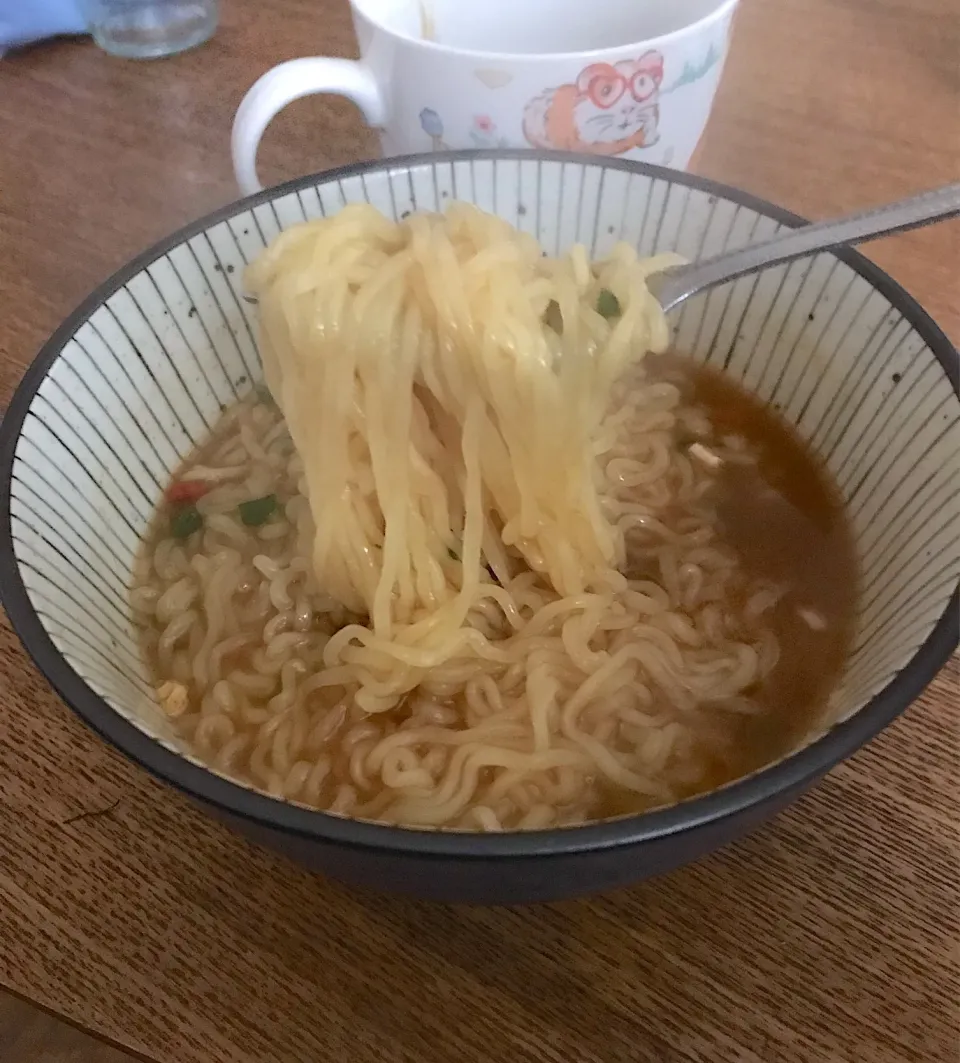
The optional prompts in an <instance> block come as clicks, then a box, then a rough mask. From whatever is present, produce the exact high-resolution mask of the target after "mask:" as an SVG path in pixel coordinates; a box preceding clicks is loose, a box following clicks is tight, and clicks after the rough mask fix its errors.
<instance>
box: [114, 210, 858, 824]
mask: <svg viewBox="0 0 960 1063" xmlns="http://www.w3.org/2000/svg"><path fill="white" fill-rule="evenodd" d="M351 210H352V208H348V209H347V210H345V211H343V212H341V214H340V215H337V217H336V218H335V219H329V220H325V221H324V222H322V223H310V225H308V226H303V227H299V230H310V231H309V232H308V233H306V234H304V233H303V232H302V231H297V232H296V233H295V235H294V236H293V237H291V239H290V240H289V241H288V242H287V243H286V244H284V239H285V238H281V240H280V241H278V243H277V245H275V246H274V247H273V248H271V249H270V250H269V251H268V252H267V253H266V256H267V257H266V260H265V262H261V263H257V264H256V265H255V266H254V268H253V271H252V276H251V278H249V279H248V282H249V283H250V285H251V288H252V289H253V290H254V292H255V294H256V296H257V298H258V300H259V311H260V315H261V335H260V345H261V354H262V355H263V358H264V367H265V371H266V377H267V381H268V383H269V385H270V386H269V390H268V389H267V388H266V387H261V388H258V389H257V390H255V391H254V392H252V393H251V394H249V395H247V396H246V397H244V398H243V399H242V400H240V401H238V402H237V403H236V404H235V405H234V406H232V407H231V408H229V409H227V410H225V411H224V413H223V415H222V417H221V419H220V421H219V423H218V424H217V426H216V427H215V430H214V431H213V433H212V435H211V437H210V438H209V439H208V440H207V441H205V442H204V443H203V444H202V445H201V446H200V447H199V448H198V449H197V450H196V452H195V453H193V454H192V455H191V456H190V458H189V459H188V460H187V461H186V462H185V464H184V465H183V466H182V468H181V469H180V470H179V471H178V473H177V474H176V476H175V477H174V479H173V482H172V483H171V484H170V485H169V487H168V489H167V491H166V494H165V496H164V500H163V502H162V503H161V505H160V507H159V509H158V512H157V514H156V517H155V519H154V521H153V523H152V525H151V527H150V530H149V533H148V535H147V536H146V541H145V543H144V547H143V550H142V552H141V555H140V557H139V559H138V561H137V565H136V571H135V573H134V587H133V591H132V604H133V609H134V613H135V616H136V617H137V619H138V621H139V622H140V623H141V625H142V645H143V652H144V654H145V656H146V659H147V661H148V662H149V666H150V669H151V672H152V675H153V677H154V681H155V684H156V689H157V698H158V701H159V703H160V706H161V708H162V710H163V712H164V713H165V715H166V716H167V717H168V718H169V720H170V722H171V726H172V727H173V728H174V730H175V732H176V733H177V735H178V736H179V738H180V739H181V741H182V743H183V747H184V748H185V750H186V751H187V752H189V753H190V754H191V755H193V756H194V757H196V758H198V759H199V760H201V761H202V762H203V763H205V764H207V765H208V766H209V767H210V768H212V769H213V770H214V771H217V772H220V773H222V774H224V775H226V776H229V777H232V778H234V779H236V780H238V781H240V782H242V783H244V784H246V785H249V786H253V787H256V788H258V789H261V790H263V791H265V792H267V793H270V794H272V795H275V796H277V797H280V798H284V799H286V800H289V801H294V802H297V803H300V804H304V805H307V806H311V807H315V808H320V809H324V810H327V811H330V812H334V813H338V814H342V815H347V816H355V817H359V818H365V819H372V820H379V821H383V822H388V823H398V824H403V825H406V826H415V827H428V828H454V829H461V830H511V829H537V828H545V827H552V826H565V825H575V824H579V823H583V822H586V821H589V820H592V819H599V818H605V817H609V816H615V815H620V814H627V813H636V812H641V811H645V810H647V809H650V808H654V807H659V806H663V805H666V804H670V803H673V802H676V801H679V800H683V799H684V798H687V797H690V796H692V795H695V794H697V793H701V792H703V791H706V790H709V789H712V788H715V787H717V786H720V785H722V784H723V783H725V782H728V781H730V780H732V779H734V778H737V777H738V776H741V775H743V774H745V773H747V772H750V771H752V770H755V769H757V768H759V767H761V766H762V765H764V764H766V763H768V762H770V761H772V760H774V759H775V758H777V757H779V756H781V755H783V754H785V753H786V752H788V751H789V750H790V749H791V748H792V747H794V746H795V745H796V744H797V743H798V742H801V741H802V740H803V737H804V735H805V734H807V733H809V731H810V729H811V728H812V727H814V726H815V725H816V724H817V723H818V722H819V721H820V719H821V718H822V717H823V715H824V713H825V711H826V708H827V702H828V698H829V695H830V693H831V690H832V689H833V687H834V686H835V685H836V683H837V681H838V678H839V675H840V673H841V670H842V667H843V663H844V659H845V655H846V653H847V650H848V647H849V645H850V641H851V635H852V627H853V615H854V604H855V597H856V586H857V578H856V572H857V569H856V562H855V558H854V550H853V543H852V537H851V535H850V531H849V529H848V527H847V525H846V522H845V519H844V513H843V509H842V506H841V503H840V500H839V496H838V492H837V490H836V488H835V487H834V485H833V484H832V483H831V482H830V480H829V478H828V476H827V474H826V472H825V470H824V469H823V468H822V467H821V466H820V465H819V464H818V463H817V461H816V460H815V459H814V457H813V456H812V455H811V454H810V452H809V451H808V450H807V448H806V447H805V445H804V444H803V443H802V442H801V441H800V440H799V439H798V438H797V436H796V435H795V434H794V433H793V431H792V429H790V428H788V427H787V426H786V425H785V424H784V423H783V422H782V421H781V419H780V418H779V416H778V415H777V414H776V412H775V411H772V410H770V409H768V408H767V407H765V406H764V405H763V404H761V403H760V402H759V401H758V400H757V399H755V398H754V397H753V396H751V395H750V394H748V393H746V392H745V391H743V390H741V389H740V388H739V387H737V386H736V385H734V384H732V383H730V382H729V381H728V380H726V379H725V378H724V377H722V376H721V375H720V374H718V373H715V372H713V371H711V370H708V369H704V368H702V367H699V366H697V365H695V364H694V363H693V362H692V361H690V360H687V359H684V358H682V357H678V356H676V355H667V354H660V355H648V354H647V352H648V351H650V350H653V351H658V350H659V351H663V349H664V347H665V346H666V329H665V328H664V327H662V324H663V323H662V321H661V320H660V318H659V317H658V316H657V315H658V314H659V307H657V306H656V305H655V304H654V303H653V301H652V299H651V300H650V301H649V302H646V301H643V300H642V295H643V294H644V291H645V289H644V284H643V277H644V276H645V272H646V273H648V272H650V268H651V267H650V266H649V264H646V263H643V262H642V261H638V260H637V259H636V256H635V255H634V254H633V253H632V252H630V251H629V249H627V250H620V249H618V250H617V251H616V252H614V253H613V254H612V256H611V258H610V259H608V260H605V261H604V262H603V263H589V262H588V261H587V260H586V258H585V256H584V255H583V252H582V249H580V250H579V251H578V250H576V249H575V251H574V252H571V255H570V256H568V257H567V258H565V259H558V260H547V259H545V258H543V256H542V255H541V252H540V250H539V248H537V247H536V245H535V244H534V243H533V242H532V241H530V239H529V238H522V237H521V236H520V234H518V233H515V232H514V231H513V230H512V229H510V228H509V227H508V226H506V225H505V224H504V223H502V222H499V221H498V220H496V219H492V218H489V217H488V216H486V215H482V214H481V213H480V212H479V211H475V210H471V211H469V212H467V211H466V210H465V211H464V212H463V213H462V214H457V213H456V212H455V211H454V212H453V213H452V214H451V213H448V214H447V216H446V217H444V218H439V219H438V218H436V217H434V218H418V217H416V216H415V217H414V219H411V220H410V221H409V222H404V223H401V224H398V225H394V223H388V222H386V220H385V219H382V218H380V216H379V215H378V216H376V217H375V218H374V217H372V216H371V214H372V212H369V213H367V214H357V215H356V216H354V217H350V216H349V215H350V211H351ZM344 215H348V217H347V219H346V223H345V222H344V220H343V219H344ZM292 232H293V231H292ZM286 235H287V236H290V234H289V233H288V234H286ZM296 241H300V243H299V244H298V243H297V242H296ZM304 245H306V248H307V250H308V251H309V254H308V255H306V256H305V257H304V258H302V259H299V260H298V259H296V256H295V255H294V252H297V251H298V250H302V249H303V246H304ZM531 245H532V246H531ZM270 256H273V257H272V258H271V257H270ZM338 256H339V257H338ZM365 256H366V257H365ZM578 256H579V257H578ZM318 262H319V263H320V266H322V265H323V263H324V262H326V264H327V267H328V268H326V269H323V268H320V267H318V265H317V263H318ZM652 268H655V267H652ZM458 270H459V271H460V273H459V274H457V271H458ZM405 271H406V272H405ZM487 271H489V272H487ZM644 271H645V272H644ZM504 274H506V276H505V277H504V276H503V275H504ZM453 275H457V279H456V281H451V277H452V276H453ZM331 276H336V277H341V278H345V279H344V280H343V284H342V286H341V288H340V289H338V290H335V291H331V285H332V281H331V280H330V278H331ZM314 278H316V279H314ZM637 292H640V293H641V294H640V295H639V296H638V295H637V294H636V293H637ZM368 296H369V299H370V301H369V302H368V301H366V299H367V297H368ZM374 296H375V298H374ZM457 300H459V302H458V301H457ZM637 300H640V303H639V305H638V303H637ZM351 306H353V311H354V312H352V313H351V312H350V310H351ZM385 306H386V307H387V308H388V309H387V310H381V309H376V310H374V309H371V308H381V307H385ZM528 309H529V313H528ZM458 314H459V315H461V318H460V320H458V321H455V322H454V324H455V325H456V328H451V329H450V330H449V331H445V329H446V328H447V325H448V323H449V319H450V318H451V317H455V316H456V315H458ZM298 315H300V316H299V317H298ZM463 315H465V317H464V316H463ZM661 317H662V315H661ZM318 322H319V323H320V324H321V325H322V326H324V327H322V328H321V327H318V326H317V323H318ZM465 336H466V339H465V338H464V337H465Z"/></svg>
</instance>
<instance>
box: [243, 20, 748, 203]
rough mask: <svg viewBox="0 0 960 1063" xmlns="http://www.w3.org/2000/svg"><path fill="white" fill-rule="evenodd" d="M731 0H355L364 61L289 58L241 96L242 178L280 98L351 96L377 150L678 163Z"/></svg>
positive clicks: (711, 75)
mask: <svg viewBox="0 0 960 1063" xmlns="http://www.w3.org/2000/svg"><path fill="white" fill-rule="evenodd" d="M736 3H737V0H351V7H352V10H353V22H354V28H355V29H356V33H357V39H358V41H359V43H360V54H361V56H362V58H361V59H360V60H359V62H355V61H353V60H348V59H330V58H321V57H315V58H307V59H293V60H291V61H290V62H287V63H281V64H280V65H279V66H276V67H274V68H273V69H272V70H269V71H268V72H267V73H266V74H264V75H263V77H261V78H260V80H259V81H257V82H256V84H254V85H253V87H252V88H251V89H250V91H249V92H248V93H247V95H246V96H245V97H244V100H243V102H242V103H241V104H240V107H239V109H238V110H237V114H236V118H235V119H234V124H233V142H232V147H233V166H234V171H235V173H236V177H237V182H238V184H239V185H240V189H241V190H242V191H243V192H244V193H245V194H249V193H252V192H256V191H258V190H259V188H260V182H259V181H258V179H257V169H256V157H257V147H258V145H259V143H260V137H261V136H262V135H263V131H264V129H266V127H267V125H268V124H269V122H270V121H271V119H272V118H273V117H274V115H276V114H277V112H278V111H280V110H282V109H283V108H284V107H285V106H286V105H287V104H288V103H291V102H292V101H293V100H296V99H299V98H300V97H301V96H308V95H311V94H313V93H333V94H335V95H339V96H346V97H347V98H348V99H350V100H352V101H353V102H354V103H355V104H356V105H357V106H358V107H359V108H360V110H361V112H362V113H363V116H364V118H365V119H366V121H367V122H368V123H369V124H370V125H371V126H373V127H374V128H375V129H377V130H379V132H380V138H381V146H382V150H383V153H384V155H386V156H390V155H402V154H408V153H415V152H423V151H430V150H434V151H444V150H448V149H456V148H497V147H504V148H506V147H512V148H516V147H533V148H538V149H541V150H562V151H576V152H581V153H586V154H594V155H620V156H624V157H626V158H633V159H641V160H644V161H646V162H652V163H659V164H660V165H663V166H673V167H674V168H676V169H684V168H685V167H686V166H687V165H688V163H689V162H690V158H691V156H692V155H693V153H694V150H695V149H696V146H697V143H698V141H699V140H700V136H701V134H702V133H703V130H704V127H705V126H706V124H707V118H708V116H709V114H710V107H711V105H712V103H713V97H714V95H715V94H716V91H717V85H718V83H719V80H720V72H721V70H722V68H723V63H724V59H725V58H726V53H727V42H728V38H729V33H730V23H731V20H732V18H733V11H734V8H735V6H736Z"/></svg>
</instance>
